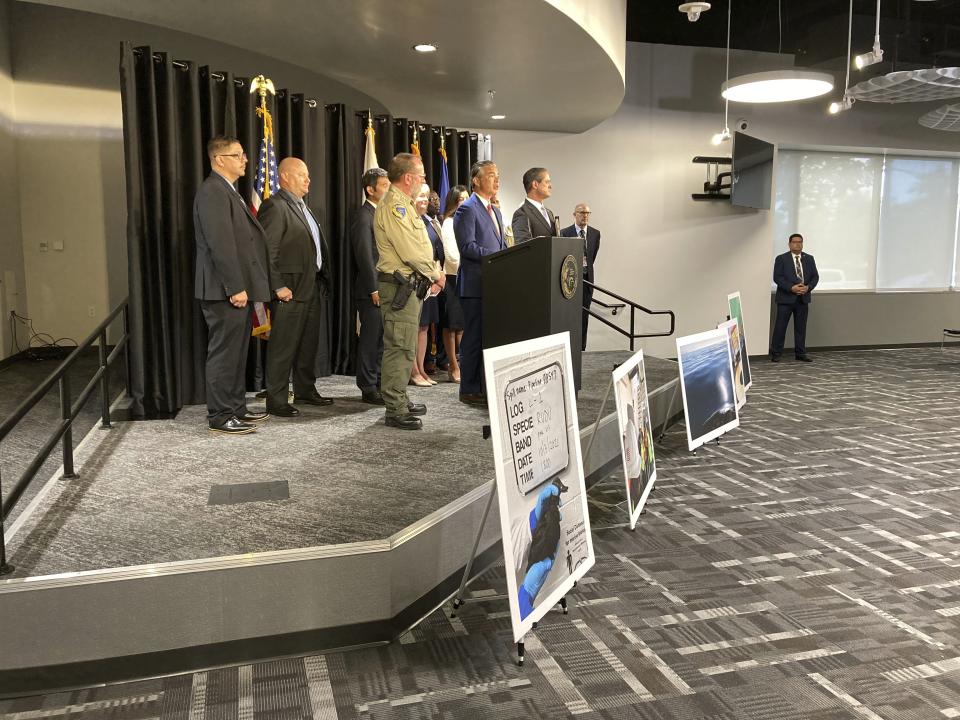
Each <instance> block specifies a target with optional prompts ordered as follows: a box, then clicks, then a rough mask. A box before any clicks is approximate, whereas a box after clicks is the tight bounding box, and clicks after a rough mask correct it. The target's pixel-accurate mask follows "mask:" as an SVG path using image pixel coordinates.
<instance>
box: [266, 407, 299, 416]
mask: <svg viewBox="0 0 960 720" xmlns="http://www.w3.org/2000/svg"><path fill="white" fill-rule="evenodd" d="M267 412H268V413H270V414H271V415H276V416H277V417H297V415H299V414H300V411H299V410H297V409H296V408H295V407H293V405H285V406H283V407H278V408H267Z"/></svg>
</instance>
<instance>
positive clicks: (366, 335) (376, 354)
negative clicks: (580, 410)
mask: <svg viewBox="0 0 960 720" xmlns="http://www.w3.org/2000/svg"><path fill="white" fill-rule="evenodd" d="M360 184H361V185H362V186H363V194H364V201H363V204H362V205H361V206H360V207H359V208H358V209H357V213H356V215H355V216H354V218H353V225H352V226H351V227H350V244H351V246H352V247H353V260H354V262H355V263H356V266H357V278H356V282H354V292H353V298H354V300H356V303H357V312H358V313H359V315H360V337H359V339H358V341H357V387H358V388H360V393H361V396H360V398H361V400H363V402H365V403H369V404H371V405H383V396H382V395H381V394H380V363H381V361H382V359H383V318H382V317H381V315H380V292H379V291H378V289H377V262H378V261H379V260H380V254H379V253H378V252H377V239H376V238H375V237H374V234H373V214H374V211H376V209H377V205H378V204H379V203H380V201H381V200H383V196H384V195H386V194H387V190H389V189H390V180H388V179H387V171H386V170H383V169H381V168H370V169H369V170H367V171H366V172H365V173H364V174H363V178H362V179H361V181H360Z"/></svg>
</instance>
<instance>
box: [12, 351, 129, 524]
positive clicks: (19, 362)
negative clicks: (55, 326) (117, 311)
mask: <svg viewBox="0 0 960 720" xmlns="http://www.w3.org/2000/svg"><path fill="white" fill-rule="evenodd" d="M61 362H62V360H30V359H27V358H25V357H18V358H16V359H14V360H12V361H11V362H10V364H8V365H6V366H4V367H3V368H2V369H0V420H5V419H6V418H7V417H8V416H9V415H10V414H11V413H12V412H13V411H14V410H15V409H16V408H17V407H18V406H19V405H20V403H21V402H23V401H24V400H25V399H26V398H27V397H29V395H30V393H31V392H33V391H34V389H35V388H37V387H38V386H39V385H40V384H41V383H42V382H43V381H44V380H46V379H47V377H48V376H49V375H50V374H51V373H52V372H53V371H54V370H56V369H57V367H58V366H59V365H60V363H61ZM117 363H118V364H116V365H114V369H113V370H111V382H110V394H111V398H112V399H116V398H117V397H119V395H120V394H121V393H122V391H123V387H124V384H125V381H124V380H123V377H122V373H125V372H126V370H125V366H124V362H123V358H122V357H121V358H118V360H117ZM98 364H99V360H98V356H97V350H96V348H94V349H92V350H91V351H88V352H86V353H83V354H82V355H81V356H80V358H79V360H78V361H77V363H76V364H75V365H74V366H73V368H72V369H71V371H70V373H69V374H68V375H69V380H70V387H71V393H72V397H73V400H76V398H77V395H78V394H79V393H80V392H81V391H82V390H83V388H84V386H86V384H87V383H88V382H89V381H90V378H91V377H93V375H94V373H95V372H96V371H97V366H98ZM59 418H60V393H59V391H58V389H57V386H54V387H53V389H51V390H50V391H49V392H48V393H47V394H46V395H45V396H44V397H43V399H42V400H41V401H40V403H39V404H38V405H36V406H35V407H34V409H33V410H31V411H30V413H28V414H27V416H26V417H24V419H23V420H22V421H21V422H20V423H19V424H18V425H17V427H16V428H15V429H14V430H13V432H11V433H10V435H8V436H7V437H6V438H5V439H4V440H3V441H2V442H0V480H2V482H0V486H2V491H3V498H4V500H6V498H7V497H8V496H9V494H10V489H11V487H12V486H13V484H14V482H16V481H17V480H19V479H20V476H21V475H22V474H23V471H24V470H25V469H26V467H27V465H28V464H29V463H30V461H31V460H33V457H34V456H35V455H36V454H37V452H38V451H39V450H40V446H41V444H42V443H43V442H44V441H45V440H46V437H47V435H48V434H49V433H50V431H51V429H52V427H53V425H54V423H56V422H57V420H59ZM99 421H100V392H99V390H95V391H94V392H93V394H92V395H91V396H90V399H89V401H88V402H87V404H86V405H85V406H84V408H83V410H81V412H80V414H79V415H78V416H77V419H76V420H74V425H73V442H74V446H76V445H77V444H78V443H79V442H80V440H81V439H82V438H83V437H84V436H85V435H86V434H87V432H88V431H89V430H90V428H92V427H93V426H94V425H95V424H97V423H98V422H99ZM62 463H63V448H62V444H61V443H58V444H57V446H56V447H55V448H54V449H53V451H52V452H51V454H50V458H49V459H48V460H47V462H46V463H44V465H43V467H41V468H40V471H39V472H38V473H37V475H36V478H35V480H34V481H33V483H31V485H30V487H29V488H28V489H27V491H26V493H24V495H23V496H22V498H21V499H20V501H19V502H18V503H17V505H16V506H15V507H14V508H13V512H12V514H11V517H10V521H11V522H12V521H13V520H14V519H15V518H16V517H17V515H19V514H20V513H21V512H22V511H23V508H24V507H26V505H27V504H28V503H29V502H30V500H31V498H33V496H34V495H36V493H37V491H38V490H39V489H40V487H41V486H42V485H43V484H44V482H46V480H47V479H48V478H49V477H50V476H51V475H53V473H54V472H56V471H57V469H58V468H59V467H60V465H61V464H62Z"/></svg>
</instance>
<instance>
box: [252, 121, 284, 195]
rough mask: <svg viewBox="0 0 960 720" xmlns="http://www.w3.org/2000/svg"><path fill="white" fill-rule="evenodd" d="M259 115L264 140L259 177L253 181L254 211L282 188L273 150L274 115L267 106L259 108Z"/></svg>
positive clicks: (259, 161)
mask: <svg viewBox="0 0 960 720" xmlns="http://www.w3.org/2000/svg"><path fill="white" fill-rule="evenodd" d="M257 115H260V116H261V117H263V140H261V141H260V153H259V157H258V159H257V178H256V180H254V183H253V194H252V197H251V198H250V205H251V206H252V207H253V212H254V213H256V212H257V211H258V210H259V209H260V204H261V203H262V202H263V201H264V200H266V199H267V198H268V197H270V196H271V195H274V194H276V193H277V192H278V191H279V190H280V179H279V176H278V175H277V155H276V153H275V152H274V150H273V117H271V115H270V111H269V110H267V109H266V108H265V107H264V108H263V109H261V108H257Z"/></svg>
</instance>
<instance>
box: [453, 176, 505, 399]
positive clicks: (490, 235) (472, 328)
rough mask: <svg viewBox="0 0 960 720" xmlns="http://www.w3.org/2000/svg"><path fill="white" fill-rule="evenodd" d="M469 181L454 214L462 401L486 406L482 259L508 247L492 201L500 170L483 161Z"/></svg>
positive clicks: (498, 215)
mask: <svg viewBox="0 0 960 720" xmlns="http://www.w3.org/2000/svg"><path fill="white" fill-rule="evenodd" d="M470 182H471V184H472V186H473V194H472V195H471V196H470V197H469V198H467V199H466V201H465V202H464V203H463V204H462V205H461V206H460V207H459V208H457V212H456V214H455V215H454V216H453V233H454V235H455V236H456V238H457V248H458V249H459V250H460V270H459V272H458V273H457V290H458V292H459V296H460V305H461V307H462V308H463V319H464V328H463V340H462V341H461V343H460V354H461V358H460V402H462V403H466V404H467V405H477V406H481V407H486V405H487V397H486V395H485V394H484V392H483V319H482V316H481V305H482V294H483V293H482V290H481V284H480V261H481V259H482V258H483V256H484V255H490V254H492V253H495V252H499V251H500V250H503V249H505V248H506V244H505V243H504V241H503V232H504V231H503V216H502V215H501V214H500V210H499V209H498V208H497V207H495V206H494V205H493V204H492V203H491V202H490V200H491V198H493V196H494V195H496V194H497V191H498V190H499V189H500V172H499V171H498V170H497V166H496V164H494V162H493V161H492V160H480V161H478V162H475V163H474V164H473V167H471V168H470Z"/></svg>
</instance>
